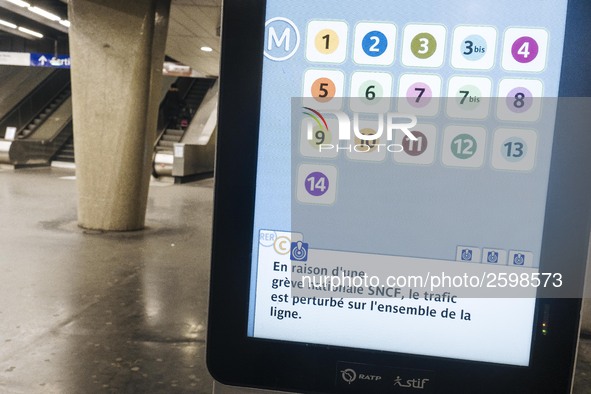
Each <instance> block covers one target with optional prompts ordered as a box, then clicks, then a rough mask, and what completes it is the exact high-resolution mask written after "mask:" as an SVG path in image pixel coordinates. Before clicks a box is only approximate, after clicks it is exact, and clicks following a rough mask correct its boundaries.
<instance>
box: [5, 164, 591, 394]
mask: <svg viewBox="0 0 591 394" xmlns="http://www.w3.org/2000/svg"><path fill="white" fill-rule="evenodd" d="M74 178H75V173H74V171H73V170H64V169H34V170H18V171H16V172H15V171H14V170H11V169H0V393H2V394H4V393H10V394H13V393H15V394H16V393H18V394H20V393H24V394H35V393H43V394H53V393H59V394H70V393H72V394H78V393H142V394H144V393H146V394H149V393H167V394H168V393H171V394H175V393H211V391H212V378H211V376H210V375H209V374H208V372H207V369H206V367H205V341H206V326H207V324H206V323H207V294H208V281H209V255H210V239H211V216H212V194H213V180H212V179H205V180H201V181H198V182H193V183H189V184H184V185H173V184H170V183H166V182H157V181H154V182H152V186H151V188H150V195H149V204H148V212H147V220H146V224H147V227H146V229H145V230H143V231H138V232H129V233H101V232H96V231H84V230H82V229H80V228H79V227H78V226H77V223H76V184H75V179H74ZM573 392H574V393H577V394H591V340H588V339H587V340H582V341H581V345H580V348H579V360H578V366H577V373H576V382H575V389H574V391H573Z"/></svg>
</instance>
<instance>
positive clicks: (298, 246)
mask: <svg viewBox="0 0 591 394" xmlns="http://www.w3.org/2000/svg"><path fill="white" fill-rule="evenodd" d="M289 255H290V260H292V261H308V244H307V243H306V242H302V241H298V242H292V243H291V248H290V254H289Z"/></svg>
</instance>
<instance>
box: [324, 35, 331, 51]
mask: <svg viewBox="0 0 591 394" xmlns="http://www.w3.org/2000/svg"><path fill="white" fill-rule="evenodd" d="M322 38H323V39H324V40H325V41H326V44H324V49H329V43H330V41H329V40H330V34H327V35H325V36H322Z"/></svg>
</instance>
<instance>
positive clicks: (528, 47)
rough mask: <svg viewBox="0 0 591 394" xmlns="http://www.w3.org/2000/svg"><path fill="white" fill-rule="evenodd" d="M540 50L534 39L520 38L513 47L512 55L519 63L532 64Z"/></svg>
mask: <svg viewBox="0 0 591 394" xmlns="http://www.w3.org/2000/svg"><path fill="white" fill-rule="evenodd" d="M539 50H540V48H539V46H538V42H537V41H536V40H534V39H533V38H532V37H529V36H523V37H519V38H518V39H517V40H515V42H514V43H513V45H512V46H511V55H513V59H515V60H516V61H517V62H519V63H530V62H532V61H533V60H534V59H535V58H536V57H537V56H538V52H539Z"/></svg>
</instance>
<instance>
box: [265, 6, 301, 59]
mask: <svg viewBox="0 0 591 394" xmlns="http://www.w3.org/2000/svg"><path fill="white" fill-rule="evenodd" d="M299 47H300V32H299V30H298V28H297V26H296V25H295V23H293V21H291V20H289V19H287V18H283V17H276V18H271V19H269V20H268V21H267V22H265V56H266V57H267V58H268V59H270V60H274V61H276V62H281V61H284V60H287V59H289V58H291V57H292V56H293V55H295V53H296V52H297V50H298V48H299Z"/></svg>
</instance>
